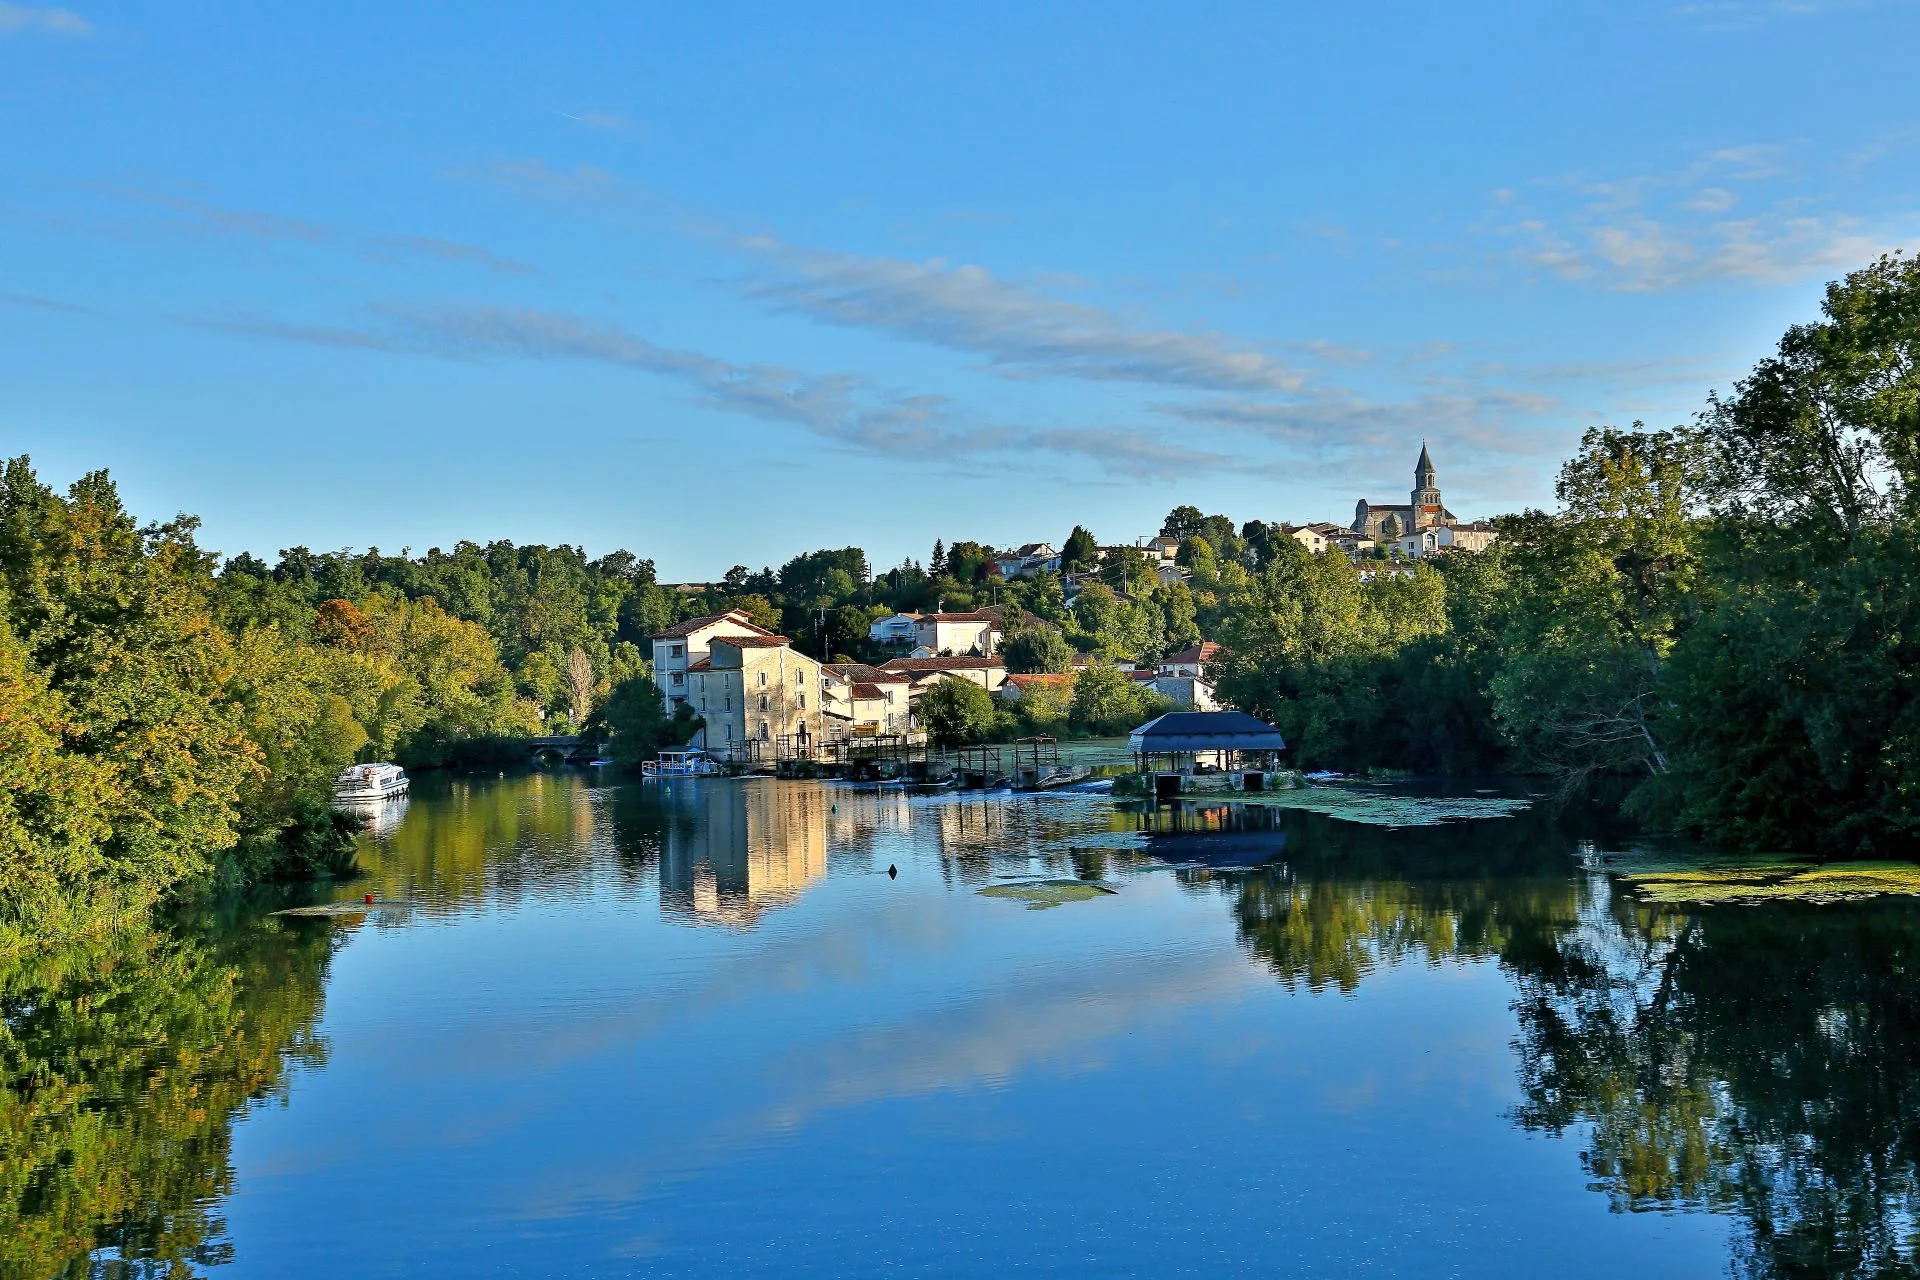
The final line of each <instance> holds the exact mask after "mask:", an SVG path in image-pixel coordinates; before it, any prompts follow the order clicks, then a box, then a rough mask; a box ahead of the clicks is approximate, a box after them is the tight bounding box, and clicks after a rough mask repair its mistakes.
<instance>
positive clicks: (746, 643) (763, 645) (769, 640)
mask: <svg viewBox="0 0 1920 1280" xmlns="http://www.w3.org/2000/svg"><path fill="white" fill-rule="evenodd" d="M755 630H759V629H758V628H757V627H756V628H755ZM713 643H714V644H730V645H732V646H733V647H734V648H736V649H778V648H779V647H780V646H781V645H785V644H792V643H793V641H791V640H789V639H787V638H786V637H785V636H776V635H772V634H770V633H768V632H765V631H761V632H760V634H759V635H757V636H715V637H714V638H713Z"/></svg>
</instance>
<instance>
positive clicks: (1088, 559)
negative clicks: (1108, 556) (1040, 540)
mask: <svg viewBox="0 0 1920 1280" xmlns="http://www.w3.org/2000/svg"><path fill="white" fill-rule="evenodd" d="M1099 562H1100V544H1099V543H1097V542H1095V541H1094V540H1093V535H1092V534H1091V533H1089V532H1087V529H1086V526H1084V525H1075V526H1073V532H1072V533H1070V534H1068V535H1067V544H1066V545H1065V546H1064V547H1062V548H1060V568H1061V569H1062V570H1063V571H1065V572H1067V573H1086V572H1087V571H1089V570H1091V569H1092V568H1094V566H1096V565H1097V564H1099Z"/></svg>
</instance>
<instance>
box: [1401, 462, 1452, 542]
mask: <svg viewBox="0 0 1920 1280" xmlns="http://www.w3.org/2000/svg"><path fill="white" fill-rule="evenodd" d="M1409 514H1410V515H1411V516H1412V517H1413V527H1414V528H1415V529H1424V528H1426V527H1427V526H1429V525H1436V524H1440V523H1442V522H1443V521H1445V520H1446V518H1447V508H1446V506H1445V504H1443V503H1442V502H1441V501H1440V473H1439V472H1438V471H1436V470H1435V469H1434V465H1433V455H1432V454H1430V453H1428V452H1427V442H1426V441H1425V440H1422V441H1421V442H1420V461H1418V462H1416V463H1414V464H1413V510H1412V511H1411V512H1409Z"/></svg>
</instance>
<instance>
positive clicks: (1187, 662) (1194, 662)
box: [1160, 640, 1226, 667]
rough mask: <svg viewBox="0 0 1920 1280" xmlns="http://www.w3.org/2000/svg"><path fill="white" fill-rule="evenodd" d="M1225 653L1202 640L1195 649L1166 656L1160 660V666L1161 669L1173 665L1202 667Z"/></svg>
mask: <svg viewBox="0 0 1920 1280" xmlns="http://www.w3.org/2000/svg"><path fill="white" fill-rule="evenodd" d="M1225 652H1226V650H1224V649H1222V648H1221V647H1220V646H1219V645H1217V644H1215V643H1214V642H1213V641H1211V640H1202V641H1201V642H1200V643H1199V645H1198V646H1197V647H1195V648H1192V649H1182V650H1181V651H1180V652H1178V653H1170V654H1168V655H1167V656H1166V657H1164V658H1162V659H1160V665H1161V666H1163V667H1170V666H1173V665H1175V664H1178V665H1180V666H1186V667H1194V666H1204V665H1206V664H1207V663H1209V662H1212V661H1213V660H1214V659H1215V658H1218V657H1219V656H1220V655H1221V654H1223V653H1225Z"/></svg>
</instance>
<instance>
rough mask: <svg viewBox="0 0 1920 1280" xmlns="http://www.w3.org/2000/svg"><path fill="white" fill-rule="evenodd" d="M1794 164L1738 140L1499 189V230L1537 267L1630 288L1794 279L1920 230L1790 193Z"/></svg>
mask: <svg viewBox="0 0 1920 1280" xmlns="http://www.w3.org/2000/svg"><path fill="white" fill-rule="evenodd" d="M1789 161H1790V156H1789V154H1788V152H1787V151H1786V149H1784V148H1781V147H1777V146H1771V145H1755V146H1743V147H1728V148H1723V149H1720V150H1717V151H1712V152H1708V153H1706V154H1703V155H1701V156H1700V157H1698V158H1697V159H1695V160H1694V161H1692V162H1691V163H1689V164H1687V165H1685V166H1684V167H1682V168H1680V169H1676V170H1673V171H1669V172H1664V173H1650V174H1640V175H1634V176H1629V177H1624V178H1615V179H1609V180H1604V181H1599V180H1593V179H1587V178H1577V177H1576V178H1561V179H1555V180H1551V181H1545V182H1540V183H1535V184H1533V186H1532V187H1531V188H1530V190H1529V191H1528V192H1526V193H1524V194H1516V193H1515V192H1514V191H1512V190H1511V189H1503V190H1501V191H1499V192H1496V193H1494V201H1495V205H1496V207H1497V208H1498V209H1500V210H1501V211H1502V217H1501V220H1500V222H1499V223H1498V230H1499V232H1500V234H1502V235H1503V236H1504V237H1506V238H1508V239H1510V240H1511V241H1513V242H1514V243H1515V244H1516V246H1517V247H1516V248H1515V249H1514V250H1513V257H1515V258H1516V259H1517V260H1519V261H1521V262H1523V263H1526V264H1527V265H1529V266H1532V267H1535V268H1538V269H1540V270H1543V271H1547V272H1550V273H1551V274H1553V275H1555V276H1558V277H1559V278H1561V279H1563V280H1576V281H1586V282H1590V283H1592V284H1594V285H1597V286H1599V287H1602V288H1607V289H1615V290H1621V291H1627V292H1650V291H1654V290H1661V289H1672V288H1679V287H1683V286H1686V285H1692V284H1701V283H1709V282H1715V281H1753V282H1757V283H1768V284H1772V283H1788V282H1793V281H1797V280H1802V279H1805V278H1806V277H1808V276H1809V275H1813V274H1816V273H1820V272H1826V271H1832V270H1834V269H1836V268H1842V267H1847V266H1852V265H1856V264H1858V263H1861V262H1864V261H1867V260H1869V259H1871V258H1873V257H1875V256H1876V255H1878V254H1880V253H1883V252H1886V251H1888V250H1891V249H1895V248H1899V247H1901V244H1902V242H1903V239H1905V238H1908V237H1911V236H1912V235H1913V234H1914V233H1915V232H1916V231H1920V217H1910V218H1905V219H1896V220H1893V221H1891V222H1881V223H1870V222H1869V221H1868V220H1866V219H1864V218H1861V217H1858V216H1854V215H1850V214H1846V213H1842V212H1837V211H1819V210H1816V209H1813V208H1810V207H1809V205H1808V204H1807V202H1806V201H1804V200H1802V199H1799V198H1795V197H1793V196H1792V195H1791V194H1790V193H1791V191H1792V189H1793V188H1792V184H1794V183H1796V182H1797V181H1798V180H1799V178H1798V175H1797V174H1796V173H1795V171H1794V170H1793V168H1792V166H1791V164H1790V163H1789ZM1783 184H1785V185H1784V186H1783ZM1736 210H1737V211H1738V212H1739V216H1737V217H1736V216H1731V215H1733V214H1734V213H1735V212H1736ZM1515 214H1517V215H1519V216H1517V217H1516V216H1514V215H1515Z"/></svg>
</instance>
